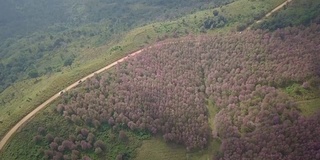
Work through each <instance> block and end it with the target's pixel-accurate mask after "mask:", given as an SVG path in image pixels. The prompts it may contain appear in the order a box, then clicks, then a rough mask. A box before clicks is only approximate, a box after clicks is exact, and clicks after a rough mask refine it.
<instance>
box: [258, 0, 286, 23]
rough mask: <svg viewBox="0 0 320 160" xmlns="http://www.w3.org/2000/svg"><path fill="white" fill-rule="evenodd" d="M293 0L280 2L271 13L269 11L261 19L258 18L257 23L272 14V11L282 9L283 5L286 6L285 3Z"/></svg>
mask: <svg viewBox="0 0 320 160" xmlns="http://www.w3.org/2000/svg"><path fill="white" fill-rule="evenodd" d="M291 1H292V0H286V1H285V2H283V3H282V4H280V5H279V6H278V7H276V8H275V9H273V10H272V11H270V12H269V13H267V14H266V15H265V16H264V17H263V18H261V19H260V20H258V21H257V22H256V23H261V22H262V20H263V19H264V18H267V17H269V16H271V14H272V13H274V12H276V11H278V10H279V9H281V8H282V7H284V6H285V5H287V4H288V3H289V2H291Z"/></svg>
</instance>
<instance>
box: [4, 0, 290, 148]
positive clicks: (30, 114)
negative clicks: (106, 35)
mask: <svg viewBox="0 0 320 160" xmlns="http://www.w3.org/2000/svg"><path fill="white" fill-rule="evenodd" d="M291 1H292V0H287V1H286V2H284V3H282V4H281V5H279V6H278V7H276V8H275V9H273V10H272V11H270V12H269V13H267V14H266V15H265V16H264V17H263V18H261V19H260V20H259V21H257V22H256V23H260V22H261V21H262V19H264V18H266V17H269V16H270V15H271V14H272V13H274V12H276V11H278V10H279V9H281V8H282V7H284V6H285V5H286V4H287V3H289V2H291ZM169 43H174V42H168V43H158V44H155V45H153V46H150V47H147V48H145V49H149V48H153V47H159V46H161V45H163V44H169ZM145 49H140V50H138V51H136V52H133V53H131V54H129V55H128V56H126V57H123V58H121V59H119V60H117V61H115V62H113V63H111V64H110V65H107V66H106V67H104V68H101V69H99V70H97V71H95V72H93V73H91V74H89V75H88V76H86V77H84V78H82V79H80V80H78V81H76V82H75V83H73V84H71V85H70V86H68V87H66V88H65V89H64V90H63V91H68V90H70V89H72V88H74V87H76V86H78V85H79V81H85V80H87V79H88V78H91V77H93V76H94V75H95V74H99V73H101V72H103V71H105V70H107V69H109V68H111V67H113V66H115V65H116V64H118V63H120V62H123V61H124V60H126V59H128V58H129V57H131V56H135V55H137V54H139V53H141V52H142V51H143V50H145ZM59 96H60V93H56V94H55V95H54V96H52V97H51V98H49V99H48V100H46V101H45V102H44V103H42V104H41V105H39V106H38V107H37V108H35V109H34V110H33V111H32V112H30V113H29V114H28V115H26V116H25V117H23V118H22V119H21V120H20V121H19V122H18V123H16V124H15V125H14V126H13V127H12V128H11V129H10V130H9V132H7V133H6V135H5V136H4V137H3V138H2V139H1V141H0V151H1V150H2V149H3V147H4V146H5V144H6V143H7V142H8V141H9V140H10V138H12V136H13V135H14V133H16V132H17V130H18V129H19V128H21V127H22V126H23V125H24V124H25V123H27V122H28V120H30V119H31V118H32V117H33V116H34V115H35V114H36V113H38V112H39V111H40V110H42V109H43V108H45V107H46V106H47V105H48V104H49V103H51V102H52V101H54V100H55V99H57V98H58V97H59Z"/></svg>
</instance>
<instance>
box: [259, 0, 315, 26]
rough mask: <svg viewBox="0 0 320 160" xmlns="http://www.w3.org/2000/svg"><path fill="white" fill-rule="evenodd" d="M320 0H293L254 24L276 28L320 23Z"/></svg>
mask: <svg viewBox="0 0 320 160" xmlns="http://www.w3.org/2000/svg"><path fill="white" fill-rule="evenodd" d="M319 8H320V1H318V0H293V1H292V2H290V3H289V4H288V5H287V6H285V7H284V8H283V9H281V10H280V11H279V12H277V13H275V14H273V15H272V16H271V17H270V18H268V19H266V20H265V21H263V22H262V23H260V24H258V25H256V26H254V27H255V28H260V29H269V30H276V29H278V28H284V27H288V26H298V25H305V26H308V25H310V24H311V23H318V24H319V23H320V16H319V15H320V9H319Z"/></svg>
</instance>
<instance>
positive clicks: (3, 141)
mask: <svg viewBox="0 0 320 160" xmlns="http://www.w3.org/2000/svg"><path fill="white" fill-rule="evenodd" d="M148 48H150V47H148ZM143 50H144V49H140V50H138V51H135V52H133V53H131V54H129V55H128V56H126V57H123V58H121V59H119V60H117V61H115V62H113V63H111V64H109V65H107V66H106V67H104V68H101V69H99V70H97V71H95V72H93V73H91V74H89V75H88V76H86V77H84V78H82V79H80V80H78V81H76V82H75V83H73V84H71V85H70V86H68V87H66V88H65V89H64V91H68V90H70V89H72V88H74V87H76V86H78V85H79V81H85V80H87V79H88V78H91V77H93V76H94V75H95V74H98V73H101V72H103V71H105V70H107V69H109V68H111V67H113V66H115V65H116V64H118V63H120V62H122V61H124V60H126V59H127V58H129V57H130V56H134V55H137V54H139V53H141V52H142V51H143ZM59 96H60V92H59V93H57V94H55V95H54V96H52V97H51V98H49V99H48V100H46V101H45V102H44V103H42V104H41V105H39V106H38V107H37V108H35V109H34V110H33V111H32V112H30V113H29V114H28V115H26V116H25V117H23V118H22V119H21V120H20V121H19V122H18V123H16V124H15V125H14V126H13V127H12V128H11V129H10V130H9V132H7V133H6V135H5V136H4V137H3V138H2V139H1V141H0V151H1V150H2V149H3V147H4V146H5V144H6V143H7V142H8V141H9V140H10V138H11V137H12V135H13V134H14V133H15V132H16V131H17V130H18V129H19V128H20V127H21V126H22V125H24V124H25V123H26V122H27V121H28V120H30V119H31V118H32V117H33V116H34V115H35V114H36V113H37V112H39V111H40V110H42V109H43V108H45V107H46V106H47V105H48V104H49V103H51V102H52V101H54V100H55V99H57V98H58V97H59Z"/></svg>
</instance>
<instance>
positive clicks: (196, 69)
mask: <svg viewBox="0 0 320 160" xmlns="http://www.w3.org/2000/svg"><path fill="white" fill-rule="evenodd" d="M319 31H320V25H319V24H312V25H311V26H309V27H287V28H284V29H278V30H276V31H274V32H266V31H263V30H256V31H245V32H242V33H238V34H234V33H232V34H231V33H230V34H220V35H216V36H195V37H194V36H190V37H186V38H184V39H181V40H180V41H176V42H170V43H159V45H155V46H154V47H152V48H149V49H146V50H144V51H143V53H141V54H140V55H137V56H134V57H130V59H128V60H127V61H125V62H124V63H120V64H119V65H118V66H117V67H116V68H115V69H114V70H112V71H109V72H106V73H104V74H102V75H96V76H95V77H94V78H92V79H90V80H88V81H85V82H83V83H82V84H81V86H80V87H79V88H78V89H77V90H74V91H70V92H67V93H65V94H64V95H63V98H62V99H61V101H60V102H59V104H57V105H56V107H55V109H54V110H55V113H54V114H57V115H59V116H62V117H64V119H65V121H66V122H67V123H69V124H70V125H74V126H77V129H76V130H74V131H70V133H69V134H70V136H68V135H65V134H66V133H64V134H63V135H65V136H64V138H61V137H56V136H55V135H54V134H52V133H50V131H53V130H54V131H53V132H55V133H59V132H63V131H62V130H60V129H59V128H56V129H52V128H51V129H46V127H45V126H44V125H41V123H40V124H39V126H38V127H39V128H38V133H37V134H35V135H33V136H34V137H33V141H34V142H36V144H38V147H39V148H40V149H39V150H38V151H39V152H40V154H41V155H42V156H44V157H45V158H48V159H60V158H62V157H64V158H65V159H68V158H70V157H77V158H79V157H82V158H83V159H86V158H87V159H88V158H89V157H90V156H88V155H89V154H90V155H95V156H98V157H100V159H103V157H107V156H108V155H106V154H108V151H106V150H105V149H106V148H110V146H109V145H110V144H108V143H105V142H103V140H100V139H95V138H94V137H95V135H96V134H101V132H108V130H112V131H114V132H116V133H118V134H119V138H120V139H122V140H123V139H126V138H128V136H127V134H126V133H127V132H135V133H145V132H148V133H149V134H151V135H161V136H162V137H163V139H164V140H165V141H166V142H168V143H177V144H181V145H184V146H185V148H186V149H187V150H189V151H192V150H199V149H200V150H201V149H205V148H206V147H207V146H208V144H209V143H210V142H211V141H212V140H218V141H220V142H221V146H220V150H219V152H218V153H217V154H216V155H214V158H215V159H253V158H258V159H319V158H320V154H319V149H320V146H319V143H318V142H319V141H320V139H319V136H317V134H318V132H319V131H320V127H319V125H318V124H319V122H320V121H319V120H320V119H319V118H320V117H319V116H320V114H319V113H315V114H313V115H311V116H308V117H305V116H302V115H301V110H300V109H299V106H298V105H297V101H298V100H296V99H293V98H292V97H290V95H288V93H287V92H286V91H285V88H287V87H289V86H292V85H293V84H297V85H299V86H301V87H300V88H301V89H300V90H296V91H295V93H296V94H299V95H304V94H307V93H311V94H308V95H309V96H307V97H305V99H313V98H318V93H319V87H320V86H319V82H320V79H319V78H320V77H319V76H320V70H319V68H320V59H319V58H320V57H319V56H318V51H319V50H320V46H319V44H320V38H319V37H320V32H319ZM312 93H313V94H312ZM210 102H212V103H213V105H209V103H210ZM210 107H211V108H210ZM212 107H213V108H216V109H217V110H218V113H217V114H216V115H215V116H214V118H212V119H211V118H209V116H210V115H209V110H211V109H212ZM210 121H211V122H210ZM209 123H213V124H214V125H213V126H214V127H213V128H212V127H210V125H209ZM106 127H107V128H109V129H107V130H105V129H103V128H106ZM58 130H59V131H58ZM90 131H91V132H92V133H91V132H90ZM60 135H61V134H60ZM101 151H105V152H103V153H105V154H101ZM118 156H119V157H121V156H124V155H118ZM114 158H115V157H114Z"/></svg>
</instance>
